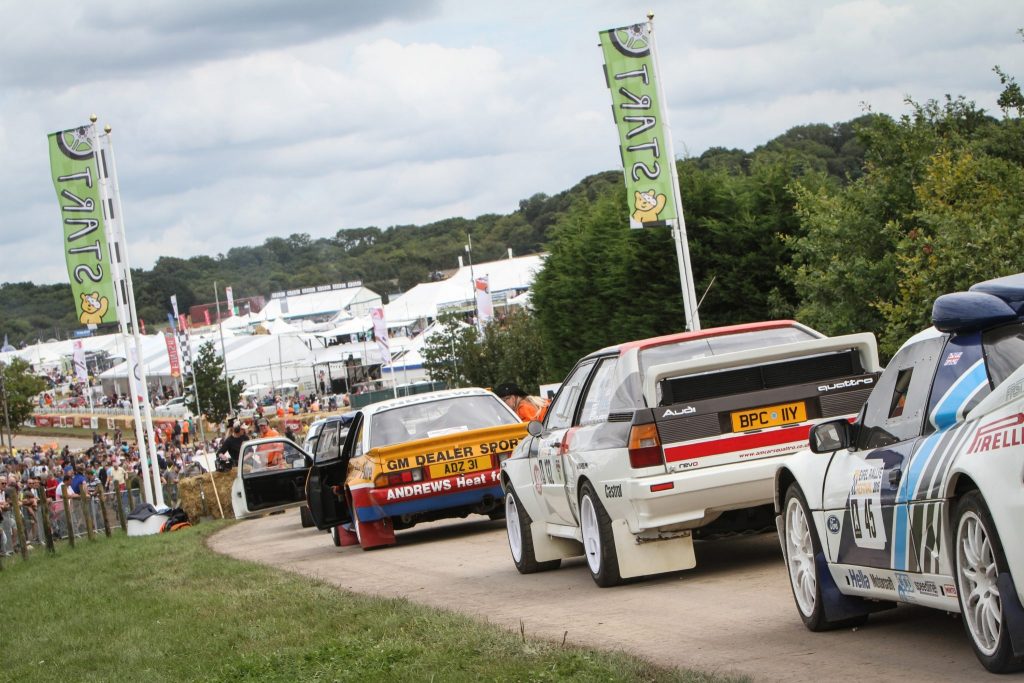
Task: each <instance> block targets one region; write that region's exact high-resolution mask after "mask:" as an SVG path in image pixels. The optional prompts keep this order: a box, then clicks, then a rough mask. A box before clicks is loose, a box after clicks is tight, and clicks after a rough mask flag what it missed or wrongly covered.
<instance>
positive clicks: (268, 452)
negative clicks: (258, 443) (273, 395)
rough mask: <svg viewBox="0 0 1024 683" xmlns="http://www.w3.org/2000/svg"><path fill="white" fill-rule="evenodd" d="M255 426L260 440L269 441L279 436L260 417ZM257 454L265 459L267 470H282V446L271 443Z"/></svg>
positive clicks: (267, 422) (278, 433) (265, 420)
mask: <svg viewBox="0 0 1024 683" xmlns="http://www.w3.org/2000/svg"><path fill="white" fill-rule="evenodd" d="M256 426H257V427H258V428H259V430H260V438H261V439H270V438H272V437H275V436H281V434H280V432H278V431H277V430H276V429H274V428H273V427H271V426H270V422H269V421H267V418H265V417H261V418H260V419H258V420H256ZM259 452H260V453H261V454H262V455H264V456H265V457H266V463H267V468H268V469H273V468H283V467H284V466H285V462H284V444H281V443H273V444H267V445H266V446H263V447H261V448H260V449H259Z"/></svg>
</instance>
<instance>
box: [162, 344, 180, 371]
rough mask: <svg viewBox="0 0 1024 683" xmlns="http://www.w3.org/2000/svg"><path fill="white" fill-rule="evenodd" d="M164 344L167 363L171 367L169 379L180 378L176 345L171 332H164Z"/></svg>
mask: <svg viewBox="0 0 1024 683" xmlns="http://www.w3.org/2000/svg"><path fill="white" fill-rule="evenodd" d="M164 343H165V344H166V345H167V361H168V363H169V364H170V366H171V377H174V378H175V379H177V378H178V377H181V366H180V365H178V343H177V342H176V341H175V340H174V333H173V332H164Z"/></svg>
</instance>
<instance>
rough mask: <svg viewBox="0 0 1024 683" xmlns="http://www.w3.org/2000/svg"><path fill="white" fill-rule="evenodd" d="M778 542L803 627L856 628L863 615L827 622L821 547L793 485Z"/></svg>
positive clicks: (785, 507) (790, 489) (786, 503)
mask: <svg viewBox="0 0 1024 683" xmlns="http://www.w3.org/2000/svg"><path fill="white" fill-rule="evenodd" d="M782 543H783V547H784V548H785V551H786V553H785V560H786V570H787V574H788V575H789V586H790V588H791V589H792V591H793V599H794V601H795V602H796V607H797V611H798V612H799V613H800V619H802V620H803V622H804V626H806V627H807V628H808V629H810V630H811V631H828V630H831V629H835V628H844V627H852V626H859V625H860V624H863V623H864V622H865V621H866V620H867V614H862V615H858V616H853V617H850V618H847V619H842V620H830V619H829V618H828V616H827V615H826V611H825V602H824V600H823V599H822V580H823V577H822V576H821V572H822V571H823V568H824V563H823V562H819V561H818V557H819V556H821V555H822V552H821V544H820V543H819V541H818V535H817V532H816V531H815V529H814V520H813V518H812V517H811V512H810V510H809V509H808V507H807V500H806V499H805V498H804V494H803V491H802V490H801V489H800V486H799V484H796V483H793V484H790V485H789V488H788V489H787V490H786V497H785V499H784V501H783V504H782ZM824 571H827V570H824Z"/></svg>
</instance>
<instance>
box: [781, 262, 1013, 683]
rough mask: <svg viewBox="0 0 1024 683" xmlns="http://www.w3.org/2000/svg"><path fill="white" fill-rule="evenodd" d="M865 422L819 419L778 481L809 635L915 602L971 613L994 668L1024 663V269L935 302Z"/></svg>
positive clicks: (970, 626) (878, 390) (985, 660)
mask: <svg viewBox="0 0 1024 683" xmlns="http://www.w3.org/2000/svg"><path fill="white" fill-rule="evenodd" d="M932 322H933V325H934V327H932V328H930V329H928V330H926V331H924V332H922V333H920V334H918V335H916V336H914V337H912V338H911V339H909V340H908V341H907V342H906V343H905V344H904V345H903V346H902V347H901V348H900V350H899V352H898V353H897V354H896V355H895V356H894V357H893V359H892V361H891V362H890V363H889V365H888V366H887V367H886V369H885V372H884V373H883V374H882V375H881V377H880V378H879V380H878V382H877V384H876V385H875V388H874V390H873V391H872V393H871V396H870V397H869V398H868V400H867V402H866V403H865V405H864V408H863V410H862V412H861V413H860V415H859V417H858V418H857V419H856V421H854V422H853V423H852V424H850V423H849V422H847V421H845V420H840V421H834V422H827V423H823V424H819V425H816V426H815V427H814V429H813V430H812V431H811V435H810V447H811V448H810V450H808V451H802V452H800V453H798V454H796V455H794V456H792V457H790V458H788V459H787V460H786V462H785V463H784V465H783V467H781V468H780V470H779V473H778V478H777V482H776V504H777V512H778V513H779V516H778V519H777V523H778V527H779V535H780V539H781V540H782V546H783V551H784V553H785V557H786V563H787V566H788V569H789V577H790V583H791V587H792V590H793V596H794V598H795V601H796V606H797V609H798V611H799V613H800V616H801V618H802V619H803V621H804V623H805V624H806V625H807V627H808V628H809V629H811V630H812V631H819V630H825V629H829V628H836V627H839V626H845V625H851V624H852V625H858V624H861V623H863V622H864V621H865V620H866V619H867V617H868V614H869V613H871V612H874V611H877V610H880V609H887V608H889V607H893V606H894V605H895V603H897V602H903V603H915V604H919V605H923V606H925V607H933V608H937V609H941V610H946V611H948V612H959V613H961V614H962V619H963V623H964V628H965V630H966V632H967V635H968V637H969V639H970V641H971V644H972V646H973V648H974V651H975V653H976V654H977V656H978V658H979V660H980V661H981V662H982V664H983V665H984V666H985V667H986V668H987V669H989V670H990V671H993V672H1006V671H1017V670H1020V669H1022V668H1024V608H1022V606H1021V602H1022V600H1024V543H1022V532H1021V529H1022V523H1024V274H1019V275H1013V276H1009V277H1005V278H999V279H996V280H989V281H986V282H981V283H978V284H976V285H974V286H973V287H971V290H970V291H968V292H957V293H953V294H947V295H944V296H941V297H939V298H938V299H936V301H935V304H934V306H933V309H932Z"/></svg>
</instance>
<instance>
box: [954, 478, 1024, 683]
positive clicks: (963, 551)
mask: <svg viewBox="0 0 1024 683" xmlns="http://www.w3.org/2000/svg"><path fill="white" fill-rule="evenodd" d="M953 520H954V524H955V525H956V545H955V548H956V582H957V592H958V593H959V595H960V612H961V613H962V614H963V620H964V630H965V631H967V637H968V638H970V640H971V646H972V647H973V648H974V653H975V654H976V655H977V656H978V659H979V660H980V661H981V663H982V664H983V665H984V666H985V668H986V669H988V670H989V671H991V672H993V673H1007V672H1010V671H1020V670H1021V669H1024V658H1021V657H1014V655H1013V646H1012V644H1011V642H1010V633H1009V625H1008V624H1007V622H1006V619H1005V618H1004V616H1005V615H1004V613H1003V601H1002V596H1001V595H1000V593H999V587H998V586H997V585H996V579H997V578H999V574H1000V573H1003V572H1006V571H1007V565H1006V556H1005V555H1004V554H1003V546H1002V543H1000V541H999V535H998V533H997V532H996V528H995V525H994V524H993V523H992V516H991V515H990V514H989V511H988V507H987V506H986V505H985V501H984V500H983V499H982V497H981V494H980V493H979V492H977V491H971V492H969V493H967V494H966V495H964V496H963V497H962V498H961V499H960V500H959V501H958V502H957V504H956V508H955V509H954V510H953Z"/></svg>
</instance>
